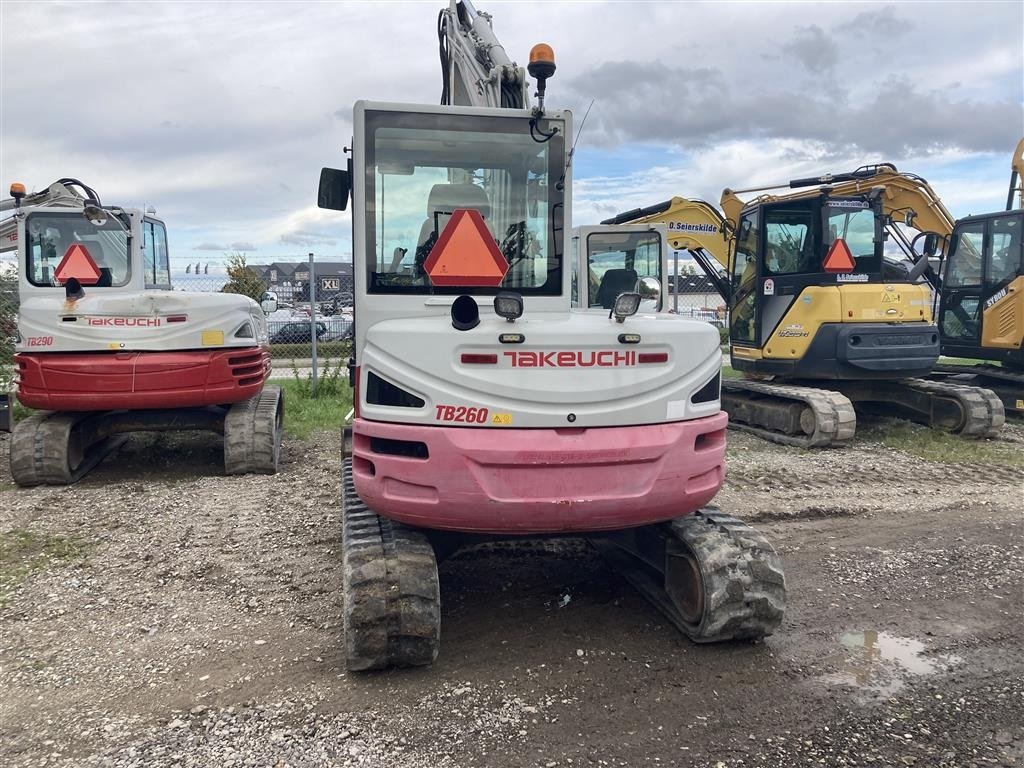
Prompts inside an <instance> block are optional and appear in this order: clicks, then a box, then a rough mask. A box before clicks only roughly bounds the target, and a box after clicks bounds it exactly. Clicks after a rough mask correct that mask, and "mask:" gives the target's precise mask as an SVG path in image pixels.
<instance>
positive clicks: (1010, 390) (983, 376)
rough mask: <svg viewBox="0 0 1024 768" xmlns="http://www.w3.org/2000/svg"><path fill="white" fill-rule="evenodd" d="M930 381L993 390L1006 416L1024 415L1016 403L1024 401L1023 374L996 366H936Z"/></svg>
mask: <svg viewBox="0 0 1024 768" xmlns="http://www.w3.org/2000/svg"><path fill="white" fill-rule="evenodd" d="M932 374H933V375H932V377H931V378H930V379H929V380H930V381H943V382H949V383H951V384H964V385H967V386H971V387H983V388H985V389H991V390H993V391H994V392H995V393H996V394H997V395H999V398H1000V399H1001V400H1002V401H1003V408H1004V410H1005V411H1006V413H1007V414H1010V413H1013V414H1015V415H1017V416H1021V415H1024V411H1022V410H1021V409H1020V408H1019V407H1018V403H1019V402H1020V401H1021V400H1024V372H1021V371H1017V370H1014V369H1012V368H1003V367H1001V366H998V365H982V364H979V365H937V366H935V367H934V368H933V369H932Z"/></svg>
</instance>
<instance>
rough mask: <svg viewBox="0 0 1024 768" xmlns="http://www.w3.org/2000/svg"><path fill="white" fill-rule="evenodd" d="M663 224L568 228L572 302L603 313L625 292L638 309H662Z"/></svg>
mask: <svg viewBox="0 0 1024 768" xmlns="http://www.w3.org/2000/svg"><path fill="white" fill-rule="evenodd" d="M667 233H668V229H667V228H666V227H665V226H664V225H663V224H622V225H613V226H608V225H603V224H602V225H588V226H580V227H574V228H573V230H572V246H571V262H572V306H573V307H574V308H578V309H587V310H593V311H604V312H605V313H607V312H608V311H610V310H611V309H612V308H613V307H614V305H615V300H616V298H617V297H618V296H619V295H620V294H622V293H626V292H636V293H638V294H640V308H639V312H641V313H651V312H662V311H664V310H665V305H664V302H665V297H666V296H668V275H667V269H666V263H667V262H666V255H665V242H666V235H667Z"/></svg>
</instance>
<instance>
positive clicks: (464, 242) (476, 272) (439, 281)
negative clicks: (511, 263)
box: [423, 208, 508, 287]
mask: <svg viewBox="0 0 1024 768" xmlns="http://www.w3.org/2000/svg"><path fill="white" fill-rule="evenodd" d="M423 269H424V270H425V271H426V273H427V276H428V277H429V278H430V282H431V283H432V284H433V285H439V286H459V287H461V286H467V287H468V286H485V287H496V286H499V285H501V281H502V280H504V279H505V273H506V272H508V260H507V259H506V258H505V255H504V254H503V253H502V252H501V249H499V248H498V244H497V243H496V242H495V241H494V237H493V236H492V235H491V232H490V230H489V229H487V225H486V224H485V223H484V217H483V216H481V215H480V211H477V210H475V209H473V208H458V209H456V210H455V211H454V212H453V213H452V216H451V218H450V219H449V220H448V223H447V224H446V225H445V228H444V230H443V231H442V232H441V236H440V237H439V238H438V239H437V242H436V243H435V244H434V247H433V248H431V250H430V255H429V256H427V260H426V261H425V262H423Z"/></svg>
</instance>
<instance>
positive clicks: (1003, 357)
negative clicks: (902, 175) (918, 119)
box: [903, 138, 1024, 417]
mask: <svg viewBox="0 0 1024 768" xmlns="http://www.w3.org/2000/svg"><path fill="white" fill-rule="evenodd" d="M1022 178H1024V138H1022V139H1021V140H1020V142H1018V144H1017V148H1016V150H1015V151H1014V153H1013V159H1012V162H1011V165H1010V185H1009V191H1008V192H1007V196H1006V208H1005V210H1002V211H996V212H993V213H984V214H980V215H975V216H967V217H965V218H962V219H959V220H957V221H955V222H953V221H952V220H951V219H950V218H949V217H948V216H942V215H936V216H926V217H924V219H925V220H924V221H922V222H915V226H917V227H918V228H919V229H922V230H923V232H922V234H919V235H918V236H917V238H921V237H923V238H924V240H925V246H924V253H922V254H917V253H916V252H915V251H913V249H912V252H911V254H910V258H911V260H913V261H915V262H916V266H915V268H914V269H913V270H912V273H920V274H921V275H922V276H923V277H924V278H925V279H927V281H928V283H929V284H930V285H931V287H932V289H933V290H934V291H935V295H936V297H937V299H938V300H937V307H938V309H937V315H938V326H939V337H940V341H941V345H942V353H943V355H947V356H951V357H960V358H969V359H971V360H976V361H979V362H975V363H973V364H967V365H965V364H952V363H948V362H940V364H938V365H936V366H935V368H934V369H933V371H932V373H931V376H930V378H932V379H937V380H942V381H949V382H956V383H962V384H971V385H975V386H981V387H987V388H988V389H991V390H992V391H994V392H995V393H996V394H997V395H999V397H1000V398H1001V399H1002V401H1003V405H1004V407H1005V408H1006V412H1007V413H1008V414H1013V415H1015V416H1017V417H1024V184H1022ZM921 181H922V182H923V180H921ZM903 197H904V198H905V199H906V204H907V205H914V206H916V205H917V204H918V203H917V202H916V200H921V201H922V206H923V205H924V204H925V201H928V200H931V199H933V198H935V195H934V193H933V192H932V191H931V189H930V188H929V187H928V185H927V183H926V182H923V183H922V185H921V187H920V188H918V189H908V190H907V191H906V193H904V194H903ZM1015 198H1016V204H1015ZM943 210H944V209H943ZM917 238H915V239H917ZM940 247H941V252H940V258H939V261H938V269H935V268H933V267H932V265H931V263H932V262H933V261H935V253H936V251H937V250H938V249H939V248H940ZM943 257H944V258H943Z"/></svg>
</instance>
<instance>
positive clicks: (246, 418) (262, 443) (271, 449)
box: [224, 387, 284, 475]
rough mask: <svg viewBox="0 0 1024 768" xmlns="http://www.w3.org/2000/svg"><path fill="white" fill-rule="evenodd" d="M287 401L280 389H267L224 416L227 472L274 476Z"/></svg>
mask: <svg viewBox="0 0 1024 768" xmlns="http://www.w3.org/2000/svg"><path fill="white" fill-rule="evenodd" d="M283 421H284V400H283V398H282V395H281V389H280V387H264V388H263V390H262V391H261V392H260V393H259V394H258V395H256V396H255V397H251V398H249V399H248V400H244V401H242V402H240V403H235V404H234V405H232V406H231V408H229V409H228V412H227V414H226V415H225V416H224V471H225V472H226V473H227V474H229V475H244V474H247V473H249V472H258V473H261V474H265V475H273V474H275V473H276V472H277V468H278V464H279V463H280V458H281V425H282V423H283Z"/></svg>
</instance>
